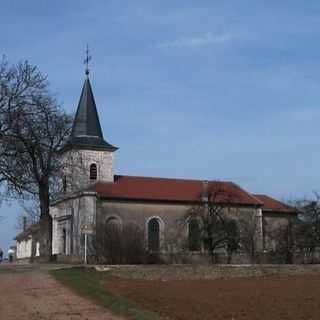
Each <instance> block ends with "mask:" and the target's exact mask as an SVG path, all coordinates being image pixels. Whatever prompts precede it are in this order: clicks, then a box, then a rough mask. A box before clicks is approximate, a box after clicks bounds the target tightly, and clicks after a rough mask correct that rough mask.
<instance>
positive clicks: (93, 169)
mask: <svg viewBox="0 0 320 320" xmlns="http://www.w3.org/2000/svg"><path fill="white" fill-rule="evenodd" d="M90 180H97V165H96V164H95V163H92V164H91V165H90Z"/></svg>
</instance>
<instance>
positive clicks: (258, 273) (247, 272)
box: [106, 264, 320, 280]
mask: <svg viewBox="0 0 320 320" xmlns="http://www.w3.org/2000/svg"><path fill="white" fill-rule="evenodd" d="M106 269H108V270H110V271H111V273H112V274H113V275H114V276H118V277H121V278H131V279H147V280H155V279H158V280H183V279H188V280H192V279H228V278H240V277H242V278H243V277H264V276H269V275H301V274H319V275H320V265H283V264H282V265H135V266H133V265H126V266H114V265H113V266H107V267H106Z"/></svg>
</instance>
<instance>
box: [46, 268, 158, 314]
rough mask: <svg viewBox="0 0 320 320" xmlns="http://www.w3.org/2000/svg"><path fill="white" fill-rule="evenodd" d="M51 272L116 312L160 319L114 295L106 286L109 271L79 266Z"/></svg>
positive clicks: (77, 291)
mask: <svg viewBox="0 0 320 320" xmlns="http://www.w3.org/2000/svg"><path fill="white" fill-rule="evenodd" d="M50 274H51V275H52V276H53V277H54V278H55V279H57V280H58V281H59V282H61V283H62V284H64V285H65V286H67V287H69V288H70V289H71V290H72V291H74V292H75V293H76V294H78V295H80V296H83V297H85V298H88V299H90V300H92V301H93V302H95V303H96V304H98V305H100V306H103V307H105V308H108V309H109V310H110V311H112V312H113V313H115V314H119V315H122V316H125V317H127V318H128V319H132V320H160V317H159V316H158V315H157V314H155V313H153V312H151V311H147V310H143V309H142V308H140V307H139V306H138V305H137V304H135V303H134V302H132V301H130V300H128V299H127V298H124V297H121V296H117V295H114V294H112V293H111V292H110V291H108V290H107V289H106V288H105V286H104V282H105V280H107V279H108V277H110V275H109V274H108V273H107V272H97V271H94V270H92V269H86V268H81V267H78V268H69V269H59V270H52V271H50Z"/></svg>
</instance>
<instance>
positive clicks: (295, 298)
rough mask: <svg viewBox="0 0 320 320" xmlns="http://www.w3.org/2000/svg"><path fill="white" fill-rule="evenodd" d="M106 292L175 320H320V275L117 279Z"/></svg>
mask: <svg viewBox="0 0 320 320" xmlns="http://www.w3.org/2000/svg"><path fill="white" fill-rule="evenodd" d="M106 286H107V288H108V289H109V290H111V291H112V292H113V293H115V294H120V295H123V296H126V297H128V298H130V299H131V300H133V301H136V302H137V303H138V304H140V305H142V306H144V307H145V308H147V309H149V310H153V311H156V312H158V313H159V314H160V315H162V316H163V317H169V318H170V319H175V320H177V319H179V320H206V319H208V320H209V319H210V320H218V319H221V320H222V319H223V320H224V319H228V320H232V319H233V320H242V319H246V320H251V319H257V320H280V319H281V320H286V319H288V320H289V319H290V320H295V319H305V320H311V319H312V320H318V319H320V276H318V275H317V276H314V275H300V276H279V277H276V276H273V277H268V278H251V279H243V278H242V279H229V280H176V281H175V280H172V281H160V280H124V279H112V280H108V281H107V282H106Z"/></svg>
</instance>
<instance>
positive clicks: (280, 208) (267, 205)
mask: <svg viewBox="0 0 320 320" xmlns="http://www.w3.org/2000/svg"><path fill="white" fill-rule="evenodd" d="M254 196H255V197H256V198H258V199H259V200H260V201H261V202H262V203H263V206H262V210H267V211H274V212H284V213H297V210H296V209H295V208H293V207H290V206H288V205H287V204H285V203H283V202H280V201H278V200H276V199H274V198H271V197H269V196H267V195H265V194H254Z"/></svg>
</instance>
